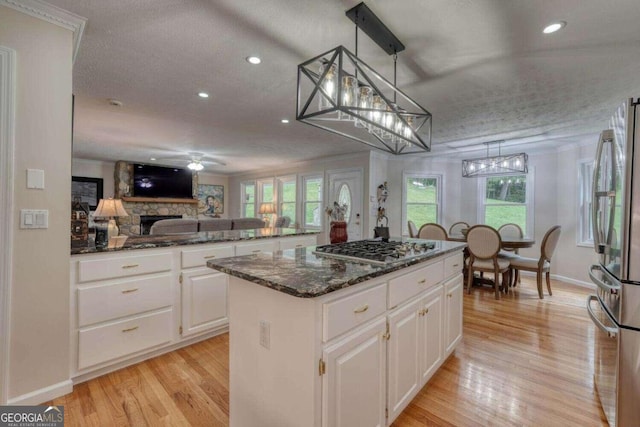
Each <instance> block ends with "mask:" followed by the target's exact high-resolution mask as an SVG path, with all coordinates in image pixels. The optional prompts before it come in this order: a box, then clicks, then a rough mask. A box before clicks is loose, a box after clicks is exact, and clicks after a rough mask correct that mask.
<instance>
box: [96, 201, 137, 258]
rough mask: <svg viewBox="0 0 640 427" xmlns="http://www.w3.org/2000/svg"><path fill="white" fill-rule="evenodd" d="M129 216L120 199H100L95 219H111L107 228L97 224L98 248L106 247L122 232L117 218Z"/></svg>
mask: <svg viewBox="0 0 640 427" xmlns="http://www.w3.org/2000/svg"><path fill="white" fill-rule="evenodd" d="M120 216H129V214H128V213H127V211H126V210H124V207H123V206H122V200H120V199H112V198H109V199H100V202H99V203H98V207H97V208H96V211H95V212H94V214H93V217H94V218H109V223H108V225H107V226H106V227H105V226H104V225H103V224H99V223H97V222H96V246H97V247H105V246H106V245H107V244H108V243H109V239H110V238H112V237H115V236H117V235H118V233H119V232H120V231H119V230H118V225H117V224H116V220H115V218H116V217H120Z"/></svg>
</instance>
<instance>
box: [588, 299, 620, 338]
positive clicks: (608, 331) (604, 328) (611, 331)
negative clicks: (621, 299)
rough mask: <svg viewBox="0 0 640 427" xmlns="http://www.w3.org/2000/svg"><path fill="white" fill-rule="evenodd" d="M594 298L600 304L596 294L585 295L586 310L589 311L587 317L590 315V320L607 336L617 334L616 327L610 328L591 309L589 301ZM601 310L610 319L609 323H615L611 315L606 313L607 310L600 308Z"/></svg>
mask: <svg viewBox="0 0 640 427" xmlns="http://www.w3.org/2000/svg"><path fill="white" fill-rule="evenodd" d="M593 300H596V301H597V302H598V304H600V300H599V299H598V297H597V296H596V295H589V296H588V297H587V311H588V312H589V317H591V321H592V322H593V323H594V324H595V325H596V326H597V327H598V329H600V330H601V331H602V332H605V333H606V334H607V335H608V336H609V337H611V338H614V337H615V336H616V335H618V332H619V331H618V328H611V327H609V326H606V325H604V324H603V323H602V322H601V321H600V320H599V319H598V318H597V317H596V315H595V313H594V312H593V310H592V309H591V301H593ZM602 312H603V313H604V314H605V315H606V316H607V317H608V318H609V320H610V321H611V323H613V324H614V325H615V324H616V323H615V322H614V321H613V319H612V318H611V316H609V313H607V310H604V309H603V310H602Z"/></svg>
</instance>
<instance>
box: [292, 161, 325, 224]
mask: <svg viewBox="0 0 640 427" xmlns="http://www.w3.org/2000/svg"><path fill="white" fill-rule="evenodd" d="M298 178H299V179H298V181H299V184H300V185H299V193H298V194H299V195H300V199H299V200H300V203H299V209H298V210H299V212H298V218H299V221H298V222H299V224H300V227H302V228H306V229H309V230H322V228H323V227H324V221H325V215H324V210H323V206H325V204H326V203H325V199H326V197H327V194H326V193H327V191H326V182H325V181H326V180H325V175H324V173H323V172H309V173H304V174H300V175H299V176H298ZM308 179H320V185H321V186H322V187H321V191H322V194H321V196H322V197H321V198H320V199H321V200H320V226H313V225H306V224H305V216H304V214H305V205H306V203H307V194H306V191H307V187H306V185H305V184H306V181H307V180H308Z"/></svg>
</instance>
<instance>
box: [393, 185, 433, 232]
mask: <svg viewBox="0 0 640 427" xmlns="http://www.w3.org/2000/svg"><path fill="white" fill-rule="evenodd" d="M402 199H403V203H402V206H403V210H402V224H403V226H402V227H403V230H404V231H403V233H405V234H408V232H409V231H408V229H407V221H413V222H414V223H415V224H416V226H417V227H418V228H420V226H421V225H422V224H426V223H428V222H436V223H437V222H439V221H440V217H441V215H442V208H441V200H442V176H441V175H422V174H404V185H403V189H402Z"/></svg>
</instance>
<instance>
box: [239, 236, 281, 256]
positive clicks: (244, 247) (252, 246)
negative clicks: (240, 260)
mask: <svg viewBox="0 0 640 427" xmlns="http://www.w3.org/2000/svg"><path fill="white" fill-rule="evenodd" d="M278 248H279V246H278V241H277V240H275V239H260V240H251V241H249V242H242V243H237V244H236V255H237V256H241V255H255V254H259V253H261V252H273V251H277V250H278Z"/></svg>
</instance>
